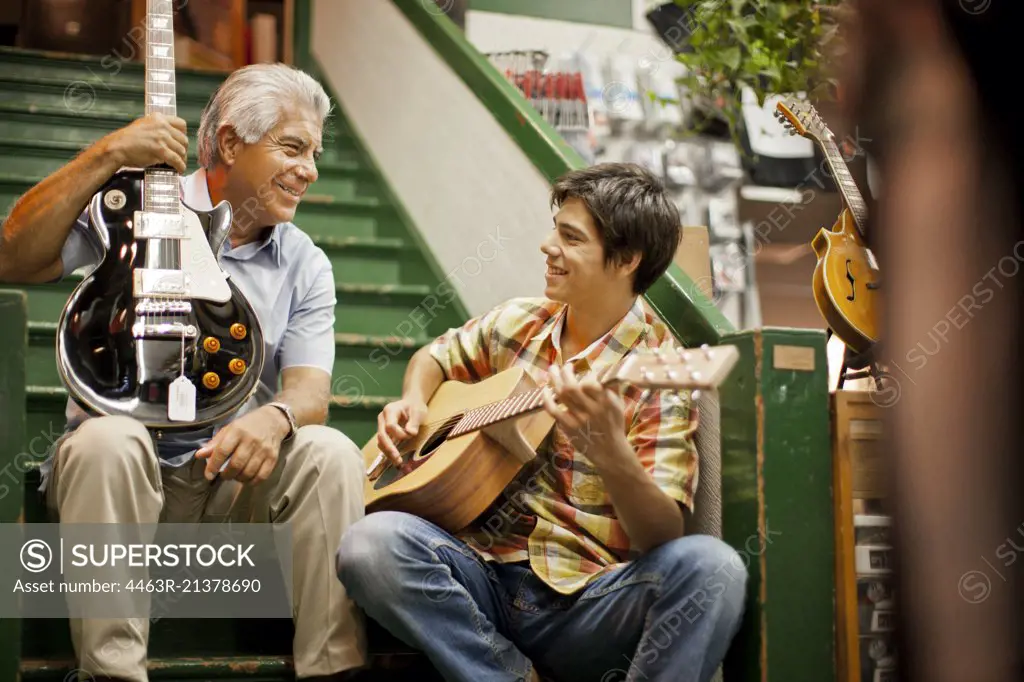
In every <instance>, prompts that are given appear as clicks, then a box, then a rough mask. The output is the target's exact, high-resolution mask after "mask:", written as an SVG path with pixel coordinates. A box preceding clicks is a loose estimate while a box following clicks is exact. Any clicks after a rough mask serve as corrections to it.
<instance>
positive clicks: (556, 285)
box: [540, 197, 629, 308]
mask: <svg viewBox="0 0 1024 682" xmlns="http://www.w3.org/2000/svg"><path fill="white" fill-rule="evenodd" d="M554 221H555V225H554V229H553V230H552V231H551V233H550V234H549V235H548V236H547V238H546V239H545V240H544V241H543V242H542V243H541V247H540V250H541V252H543V253H544V255H545V256H546V257H547V258H546V260H547V265H548V268H547V272H546V273H545V274H544V279H545V281H546V283H547V285H546V286H545V288H544V295H545V296H547V297H548V298H550V299H552V300H554V301H560V302H562V303H567V304H569V305H570V306H577V307H584V308H588V307H593V306H595V305H597V306H600V305H601V301H602V300H604V301H607V300H608V297H609V296H611V295H615V294H616V293H617V292H618V291H619V290H620V289H621V288H622V287H623V285H624V284H626V285H628V283H629V275H623V274H622V273H621V272H620V271H619V269H618V268H615V267H613V266H609V267H605V262H604V245H603V244H602V243H601V236H600V234H599V233H598V230H597V225H595V224H594V219H593V217H592V216H591V215H590V211H589V210H587V205H586V204H585V203H584V202H583V200H582V199H579V198H576V197H571V198H569V199H567V200H566V201H565V202H564V203H563V204H562V206H561V208H560V209H559V211H558V213H556V214H555V218H554ZM623 278H625V280H624V279H623Z"/></svg>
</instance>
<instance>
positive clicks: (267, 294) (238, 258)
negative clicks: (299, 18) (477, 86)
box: [0, 64, 366, 682]
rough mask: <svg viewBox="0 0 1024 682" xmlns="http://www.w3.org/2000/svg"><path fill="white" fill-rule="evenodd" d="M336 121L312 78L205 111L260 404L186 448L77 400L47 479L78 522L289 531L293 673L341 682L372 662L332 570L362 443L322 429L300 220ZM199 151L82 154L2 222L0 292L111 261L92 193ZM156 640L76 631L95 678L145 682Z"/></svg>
mask: <svg viewBox="0 0 1024 682" xmlns="http://www.w3.org/2000/svg"><path fill="white" fill-rule="evenodd" d="M329 111H330V102H329V99H328V97H327V95H326V94H325V93H324V91H323V89H322V88H321V86H320V85H319V83H317V82H316V81H315V80H314V79H313V78H311V77H310V76H308V75H307V74H305V73H303V72H301V71H298V70H296V69H294V68H292V67H289V66H286V65H283V64H275V65H254V66H249V67H246V68H243V69H240V70H238V71H236V72H234V73H233V74H231V75H230V76H229V77H228V78H227V79H226V80H225V81H224V83H223V84H222V85H221V86H220V88H219V89H218V90H217V92H216V93H215V94H214V95H213V97H212V98H211V100H210V102H209V103H208V104H207V106H206V109H205V110H204V111H203V115H202V120H201V123H200V126H199V134H198V143H199V144H198V146H199V162H200V165H201V168H200V169H199V170H197V171H196V172H194V173H192V174H190V175H187V176H183V177H182V178H181V196H182V200H183V201H184V203H185V204H186V205H189V206H190V207H192V208H193V209H195V210H210V209H212V207H213V206H214V205H216V204H217V203H219V202H220V201H221V200H227V201H228V202H229V203H230V204H231V206H232V209H233V220H232V228H231V232H230V235H229V237H228V239H226V240H225V241H224V244H223V247H222V249H221V252H220V254H219V257H220V266H221V267H222V268H223V269H224V270H225V271H226V272H227V273H229V274H230V276H231V278H232V281H233V282H234V283H235V284H236V285H237V286H238V288H239V289H240V290H241V292H242V294H243V295H244V296H245V297H246V298H247V299H248V300H249V302H250V303H251V304H252V306H253V307H254V308H255V311H256V313H257V315H258V316H259V319H260V321H261V324H262V327H263V333H264V343H265V352H266V366H265V368H264V372H263V375H262V376H261V378H260V379H261V381H260V387H259V390H258V391H257V392H256V394H255V395H254V396H253V397H252V398H251V399H250V400H249V402H248V403H246V404H245V405H244V406H242V408H241V409H240V410H239V411H238V412H237V413H236V414H235V415H234V416H233V418H232V419H230V420H228V421H227V423H223V424H219V425H217V426H215V427H212V428H210V429H209V430H208V431H194V432H190V433H187V434H184V435H183V434H176V435H174V436H170V435H168V434H163V433H158V432H157V433H154V432H150V431H148V430H147V429H146V428H145V427H144V426H143V425H142V424H141V423H140V422H138V421H135V420H133V419H130V418H127V417H119V416H98V415H90V414H86V413H84V412H83V411H82V410H81V409H80V408H79V407H78V405H77V404H76V403H74V402H72V401H70V400H69V402H68V407H67V418H68V423H67V433H65V435H64V436H63V437H62V438H60V439H59V440H58V441H57V443H56V444H55V446H54V448H53V451H52V454H51V457H50V458H49V459H48V460H47V461H46V462H45V463H44V466H43V474H44V479H43V488H42V489H43V490H44V491H45V494H46V498H47V504H48V507H49V508H50V510H51V512H52V513H54V514H56V515H57V516H58V517H59V519H60V520H61V521H63V522H75V523H102V522H107V523H117V522H120V523H157V522H171V523H188V522H198V521H208V520H216V519H226V518H230V519H232V520H235V521H245V522H251V523H255V522H268V523H288V524H290V526H291V529H292V530H291V537H292V544H293V547H294V548H295V550H294V552H295V555H294V557H293V562H292V574H293V588H294V591H293V600H294V602H293V603H294V620H295V638H294V642H293V652H294V664H295V671H296V675H297V677H298V678H300V679H331V680H342V679H346V678H347V677H349V676H351V673H352V671H353V670H354V669H356V668H359V667H361V666H362V665H363V664H364V662H365V655H366V654H365V636H364V629H363V627H364V626H363V621H362V615H361V613H360V612H359V611H358V609H357V608H356V607H355V606H354V605H353V603H352V601H351V600H350V599H349V597H348V595H347V594H346V592H345V589H344V587H343V586H342V585H341V583H340V582H339V581H338V579H337V578H336V577H335V575H334V572H333V569H334V563H333V562H334V553H335V550H336V549H337V547H338V543H339V541H340V538H341V536H342V534H343V533H344V531H345V529H346V528H347V527H348V526H349V525H351V524H352V523H354V522H355V521H356V520H357V519H359V518H361V517H362V516H363V504H364V501H363V493H362V490H363V487H362V486H363V471H362V469H363V464H362V456H361V454H360V451H359V448H358V447H357V446H356V445H355V444H354V443H352V441H351V440H349V439H348V438H347V437H345V436H344V435H342V434H341V433H339V432H338V431H335V430H333V429H331V428H328V427H326V426H324V425H323V423H324V421H325V420H326V416H327V409H328V404H329V397H330V381H331V371H332V366H333V362H334V334H333V331H334V306H335V293H334V292H335V285H334V275H333V272H332V268H331V263H330V261H329V260H328V259H327V257H326V255H325V254H324V253H323V251H321V250H320V248H318V247H317V246H316V245H315V244H314V243H313V241H312V240H311V239H310V238H309V237H308V236H307V235H306V234H305V233H303V232H302V231H301V230H300V229H299V228H298V227H296V226H295V225H294V224H293V223H292V222H291V221H292V219H293V218H294V215H295V211H296V208H297V207H298V205H299V202H300V201H301V198H302V195H303V194H304V193H305V192H306V190H307V189H308V188H309V186H310V185H311V184H312V183H313V182H315V181H316V179H317V169H316V161H317V159H318V158H319V156H320V153H321V140H322V132H323V125H324V121H325V119H326V118H327V116H328V114H329ZM187 146H188V137H187V136H186V130H185V122H184V121H183V120H181V119H180V118H176V117H164V116H160V115H155V114H154V115H149V116H145V117H142V118H139V119H137V120H136V121H134V122H133V123H132V124H130V125H128V126H127V127H125V128H123V129H120V130H117V131H115V132H113V133H110V134H109V135H107V136H106V137H103V138H102V139H100V140H99V141H97V142H96V143H94V144H93V145H92V146H90V147H89V148H88V149H86V150H84V151H83V152H82V153H81V154H80V155H79V156H77V157H76V158H75V159H74V160H73V161H71V162H69V163H68V164H67V165H66V166H64V167H63V168H61V169H60V170H58V171H56V172H55V173H54V174H53V175H51V176H50V177H48V178H46V179H45V180H43V181H42V182H40V183H39V184H38V185H36V186H35V187H33V188H32V189H31V190H29V191H28V192H26V193H25V195H24V196H22V197H21V198H20V199H19V200H18V202H17V203H16V205H15V206H14V209H13V210H12V212H11V214H10V216H9V217H8V218H7V219H6V220H5V222H4V224H3V229H2V233H0V281H3V282H11V283H46V282H52V281H55V280H60V279H62V278H64V277H67V276H68V275H69V274H70V273H71V272H72V271H74V270H76V269H78V268H81V267H83V266H90V265H93V264H96V263H98V262H99V261H100V260H101V258H102V255H103V247H102V245H101V244H100V243H99V242H98V241H97V239H96V238H95V236H94V233H93V232H92V231H91V230H90V229H89V228H88V216H87V214H86V212H85V211H84V210H83V209H84V207H86V205H87V202H88V201H89V200H90V198H91V197H92V195H93V194H94V193H95V192H96V191H97V190H99V189H100V187H101V186H102V185H103V184H104V183H105V182H106V181H107V179H108V178H110V177H111V175H113V174H114V173H115V172H117V171H118V170H119V169H120V168H123V167H135V168H142V167H148V166H153V165H157V164H169V165H170V166H172V167H173V168H175V169H176V170H177V171H178V172H179V173H184V172H185V169H186V161H185V160H186V156H187ZM279 386H280V388H279ZM225 463H226V467H225ZM222 468H223V470H222V471H221V469H222ZM218 472H220V473H219V475H218ZM148 625H149V622H148V620H147V619H128V618H125V619H84V620H72V621H71V630H72V639H73V642H74V646H75V649H76V654H77V656H78V659H79V668H80V670H81V671H82V673H83V674H85V675H87V677H86V679H101V678H110V679H118V680H133V681H138V682H145V680H146V679H147V673H146V668H147V665H146V646H147V642H148V635H149V628H148ZM111 642H116V643H117V646H116V647H111V646H110V643H111ZM90 676H91V677H90Z"/></svg>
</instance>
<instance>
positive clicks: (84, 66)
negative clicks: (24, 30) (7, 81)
mask: <svg viewBox="0 0 1024 682" xmlns="http://www.w3.org/2000/svg"><path fill="white" fill-rule="evenodd" d="M133 48H134V52H136V53H137V52H138V46H133V45H132V44H131V43H130V42H129V43H126V44H125V45H124V47H123V49H122V48H119V49H118V50H117V52H118V54H111V55H108V56H105V57H97V56H91V55H79V54H67V53H57V52H51V51H45V50H26V49H22V48H14V47H2V48H0V70H2V71H3V72H4V73H16V74H18V75H20V76H31V77H38V78H53V79H60V80H65V81H68V82H73V81H79V80H80V81H86V82H89V83H94V84H96V83H109V82H118V83H120V82H127V83H135V84H138V85H142V83H143V82H144V81H143V78H144V72H143V68H142V64H141V63H140V62H135V61H131V58H132V56H133ZM119 55H120V56H123V57H126V58H127V59H120V58H118V57H119ZM226 76H227V74H226V73H225V72H218V71H206V70H198V69H188V68H184V67H181V66H178V67H176V68H175V84H176V85H177V87H178V89H180V90H184V91H194V90H206V91H208V92H213V90H214V89H215V88H216V87H217V86H218V85H220V83H221V82H223V80H224V78H225V77H226Z"/></svg>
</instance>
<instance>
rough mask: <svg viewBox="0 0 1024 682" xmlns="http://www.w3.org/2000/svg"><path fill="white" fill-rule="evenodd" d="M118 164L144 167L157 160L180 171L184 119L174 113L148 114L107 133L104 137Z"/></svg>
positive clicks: (184, 143) (183, 153) (185, 153)
mask: <svg viewBox="0 0 1024 682" xmlns="http://www.w3.org/2000/svg"><path fill="white" fill-rule="evenodd" d="M104 141H105V143H106V145H107V149H108V151H109V152H110V153H111V154H113V155H114V158H116V159H117V160H118V162H119V165H120V166H128V167H132V168H146V167H148V166H155V165H158V164H161V163H166V164H169V165H170V166H172V167H173V168H174V169H175V170H177V171H178V172H179V173H184V172H185V168H186V166H187V163H186V159H187V158H188V135H187V131H186V128H185V120H184V119H181V118H178V117H177V116H164V115H163V114H156V113H154V114H149V115H147V116H143V117H142V118H138V119H135V121H133V122H132V123H131V124H130V125H128V126H126V127H124V128H121V129H120V130H117V131H114V132H113V133H110V134H109V135H108V136H107V138H106V139H105V140H104Z"/></svg>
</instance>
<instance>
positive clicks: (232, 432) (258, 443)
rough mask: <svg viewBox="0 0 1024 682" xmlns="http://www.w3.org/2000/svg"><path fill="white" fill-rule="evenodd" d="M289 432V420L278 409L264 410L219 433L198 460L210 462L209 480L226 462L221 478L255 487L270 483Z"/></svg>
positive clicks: (232, 424) (208, 466) (252, 413)
mask: <svg viewBox="0 0 1024 682" xmlns="http://www.w3.org/2000/svg"><path fill="white" fill-rule="evenodd" d="M288 430H289V424H288V419H287V418H286V417H285V416H284V414H282V413H281V411H280V410H279V409H277V408H276V407H261V408H260V409H258V410H256V411H254V412H250V413H249V414H247V415H245V416H242V417H239V418H238V419H236V420H235V421H233V422H231V423H229V424H228V425H227V426H225V427H224V428H223V429H221V430H220V431H218V432H217V435H215V436H214V437H213V438H212V439H211V440H210V442H209V443H207V444H206V445H205V446H203V447H202V448H200V449H199V450H198V451H197V452H196V457H198V458H199V459H207V462H206V478H207V480H210V481H212V480H213V479H214V478H215V477H216V476H217V472H219V471H220V468H221V467H222V466H223V465H224V462H225V461H227V462H228V466H227V468H226V469H224V471H223V472H221V476H223V477H224V478H237V479H238V480H239V481H241V482H242V483H249V482H251V483H252V484H253V485H255V484H257V483H261V482H263V481H265V480H267V478H269V477H270V474H271V473H272V472H273V471H274V467H275V466H277V458H278V455H279V454H280V450H281V441H283V440H284V437H285V435H286V434H287V433H288ZM228 458H230V460H229V459H228Z"/></svg>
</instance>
